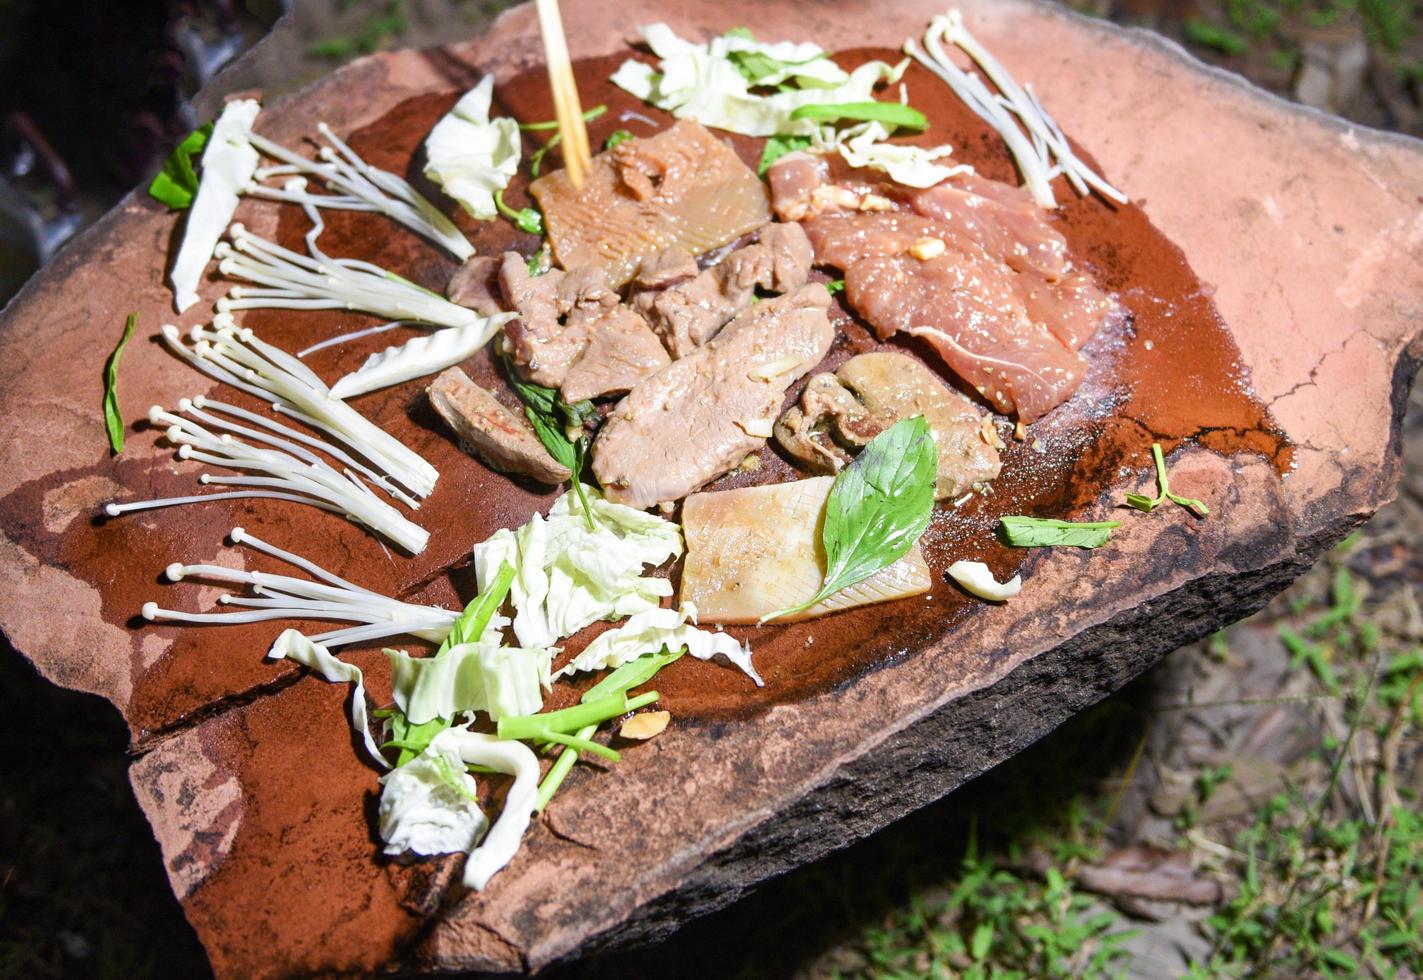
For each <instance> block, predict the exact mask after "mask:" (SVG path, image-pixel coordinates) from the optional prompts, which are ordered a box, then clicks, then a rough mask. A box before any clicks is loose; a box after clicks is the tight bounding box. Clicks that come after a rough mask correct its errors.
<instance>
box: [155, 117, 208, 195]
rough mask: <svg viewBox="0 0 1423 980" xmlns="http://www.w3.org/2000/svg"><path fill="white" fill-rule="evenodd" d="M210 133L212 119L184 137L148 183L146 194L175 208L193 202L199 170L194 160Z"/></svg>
mask: <svg viewBox="0 0 1423 980" xmlns="http://www.w3.org/2000/svg"><path fill="white" fill-rule="evenodd" d="M211 136H212V123H208V124H207V125H205V126H201V127H199V128H198V129H195V130H194V131H193V132H191V133H189V134H188V135H187V136H186V137H184V138H183V142H181V143H179V144H178V145H177V146H176V147H174V148H173V152H172V153H170V154H168V159H167V160H164V161H163V169H162V170H160V171H158V173H157V175H156V176H154V178H153V182H152V183H150V184H149V185H148V196H149V197H151V198H153V199H155V200H158V201H162V202H163V203H164V204H166V205H168V207H170V208H172V209H173V210H174V211H182V210H183V209H185V208H188V207H190V206H192V203H193V195H194V194H196V193H197V192H198V173H197V171H196V170H194V169H193V160H194V158H196V157H197V156H198V155H199V154H201V153H202V152H203V147H205V146H207V145H208V139H209V138H210V137H211Z"/></svg>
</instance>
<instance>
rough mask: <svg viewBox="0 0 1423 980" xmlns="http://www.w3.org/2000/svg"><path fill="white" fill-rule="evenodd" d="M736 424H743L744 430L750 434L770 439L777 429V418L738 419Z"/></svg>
mask: <svg viewBox="0 0 1423 980" xmlns="http://www.w3.org/2000/svg"><path fill="white" fill-rule="evenodd" d="M736 424H737V425H739V426H741V429H742V431H743V432H745V433H746V434H747V435H748V436H756V437H757V438H759V439H769V438H770V437H771V433H772V432H773V431H774V429H775V425H776V420H775V419H737V420H736Z"/></svg>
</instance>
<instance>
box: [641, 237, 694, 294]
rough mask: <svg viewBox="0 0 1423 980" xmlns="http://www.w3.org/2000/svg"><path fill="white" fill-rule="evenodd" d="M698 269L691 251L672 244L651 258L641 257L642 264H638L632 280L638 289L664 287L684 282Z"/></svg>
mask: <svg viewBox="0 0 1423 980" xmlns="http://www.w3.org/2000/svg"><path fill="white" fill-rule="evenodd" d="M700 271H701V269H699V268H698V267H697V260H696V259H695V258H694V257H693V256H692V253H691V252H688V251H687V250H686V249H684V248H679V247H676V246H673V247H672V248H668V249H663V250H662V251H661V252H658V253H657V254H656V255H654V256H652V257H651V258H647V259H643V260H642V265H640V266H638V269H637V278H636V279H634V280H633V285H635V286H636V287H637V288H638V289H666V288H667V287H668V286H675V285H677V283H679V282H686V281H687V280H688V279H691V278H693V277H694V276H696V274H697V273H698V272H700Z"/></svg>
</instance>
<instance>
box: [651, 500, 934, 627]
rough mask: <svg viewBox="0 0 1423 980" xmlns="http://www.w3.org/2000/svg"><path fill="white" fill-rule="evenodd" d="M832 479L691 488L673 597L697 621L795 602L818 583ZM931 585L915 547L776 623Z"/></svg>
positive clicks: (749, 619)
mask: <svg viewBox="0 0 1423 980" xmlns="http://www.w3.org/2000/svg"><path fill="white" fill-rule="evenodd" d="M834 483H835V479H834V477H829V476H819V477H813V478H811V479H809V480H797V481H795V482H794V483H775V484H771V485H769V486H762V487H743V488H741V489H739V490H722V491H719V492H716V493H696V494H693V495H692V496H690V497H688V498H687V500H686V502H685V503H684V504H683V505H682V533H683V535H684V536H685V537H686V539H687V558H686V564H684V565H683V567H682V588H681V595H680V596H679V600H680V601H681V602H694V603H696V606H697V619H698V621H699V622H702V623H727V624H733V623H755V622H757V621H758V620H760V618H761V617H762V616H765V615H767V614H768V613H773V612H775V611H777V610H779V609H788V608H790V607H792V606H798V605H800V604H801V603H802V602H805V601H806V600H807V599H809V598H810V597H811V596H813V595H815V593H816V592H818V591H819V590H820V585H821V583H822V582H823V581H824V580H825V549H824V547H823V546H822V545H821V541H820V528H821V523H822V521H823V519H824V515H825V500H826V498H827V497H829V496H830V487H831V486H832V485H833V484H834ZM932 585H933V578H932V576H931V575H930V574H929V568H928V566H927V565H925V563H924V556H923V555H922V554H921V553H920V551H919V546H918V545H917V544H916V545H915V546H914V547H912V548H911V549H909V553H908V554H906V555H905V556H904V557H903V558H901V559H899V561H897V562H895V563H894V564H892V565H889V566H886V567H885V568H882V569H880V570H879V571H878V572H875V573H874V574H873V575H871V576H870V577H869V578H867V579H865V580H864V581H863V582H860V583H858V584H856V585H852V586H850V587H849V588H846V589H841V590H840V591H839V592H836V593H834V594H833V595H831V596H829V597H828V598H826V599H824V600H823V601H821V602H818V603H816V604H815V605H813V606H811V607H810V608H809V609H807V610H805V611H803V612H800V613H797V614H795V615H791V616H787V617H785V619H784V620H779V619H778V620H776V622H783V621H784V622H790V621H793V620H797V619H809V618H811V617H812V616H823V615H824V614H826V613H828V612H834V611H835V610H837V609H850V608H852V607H854V606H863V605H867V604H869V603H871V602H886V601H888V600H890V599H903V598H905V597H906V596H912V595H922V594H923V593H925V592H928V591H929V589H930V588H931V586H932Z"/></svg>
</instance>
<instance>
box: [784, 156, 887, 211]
mask: <svg viewBox="0 0 1423 980" xmlns="http://www.w3.org/2000/svg"><path fill="white" fill-rule="evenodd" d="M766 177H767V179H768V180H769V181H770V184H771V205H772V208H773V209H774V210H775V212H776V217H778V218H780V219H781V220H782V221H804V220H805V219H806V218H813V217H815V216H816V215H819V214H827V213H832V212H837V211H848V212H857V211H864V212H876V211H893V210H896V209H899V208H900V205H899V204H897V203H896V202H895V200H894V196H895V194H896V193H897V192H898V191H900V190H905V189H906V188H900V187H899V185H897V184H894V183H891V182H890V180H889V178H888V177H887V176H886V175H885V174H883V173H880V172H879V171H875V170H865V169H856V168H854V167H851V166H849V165H848V164H846V163H845V161H844V159H843V158H842V157H841V156H840V155H839V154H818V153H787V154H786V155H785V156H783V157H781V158H780V159H779V160H777V161H776V162H775V163H774V164H772V166H771V169H770V170H769V171H768V172H767V174H766Z"/></svg>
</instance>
